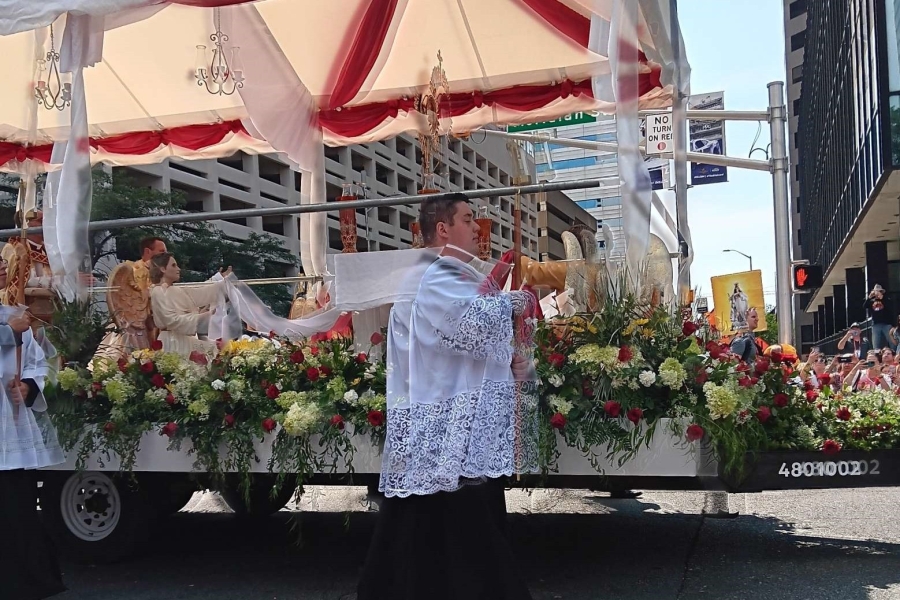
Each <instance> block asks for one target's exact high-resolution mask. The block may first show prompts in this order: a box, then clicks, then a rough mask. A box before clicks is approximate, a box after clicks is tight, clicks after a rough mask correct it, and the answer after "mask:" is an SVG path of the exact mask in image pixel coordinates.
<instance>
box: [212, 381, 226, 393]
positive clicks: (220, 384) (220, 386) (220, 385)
mask: <svg viewBox="0 0 900 600" xmlns="http://www.w3.org/2000/svg"><path fill="white" fill-rule="evenodd" d="M210 385H211V386H212V389H214V390H216V391H217V392H221V391H223V390H224V389H225V382H224V381H222V380H221V379H216V380H215V381H213V382H212V383H211V384H210Z"/></svg>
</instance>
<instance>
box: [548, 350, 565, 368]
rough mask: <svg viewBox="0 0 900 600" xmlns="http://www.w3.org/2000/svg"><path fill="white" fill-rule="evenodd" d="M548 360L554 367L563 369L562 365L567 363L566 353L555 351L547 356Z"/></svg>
mask: <svg viewBox="0 0 900 600" xmlns="http://www.w3.org/2000/svg"><path fill="white" fill-rule="evenodd" d="M547 362H548V363H550V366H551V367H553V368H554V369H561V368H562V366H563V365H564V364H566V355H565V354H560V353H559V352H554V353H553V354H551V355H550V356H548V357H547Z"/></svg>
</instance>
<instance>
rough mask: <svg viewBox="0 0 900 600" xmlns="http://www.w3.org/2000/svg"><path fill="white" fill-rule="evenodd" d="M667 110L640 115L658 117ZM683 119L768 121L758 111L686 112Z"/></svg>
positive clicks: (764, 114) (766, 115) (765, 114)
mask: <svg viewBox="0 0 900 600" xmlns="http://www.w3.org/2000/svg"><path fill="white" fill-rule="evenodd" d="M667 112H669V111H668V110H642V111H640V113H639V114H640V115H641V116H642V117H645V116H647V115H658V114H660V113H667ZM684 118H686V119H691V120H693V121H701V120H703V121H768V120H769V113H768V112H766V111H759V110H715V111H709V110H686V111H684Z"/></svg>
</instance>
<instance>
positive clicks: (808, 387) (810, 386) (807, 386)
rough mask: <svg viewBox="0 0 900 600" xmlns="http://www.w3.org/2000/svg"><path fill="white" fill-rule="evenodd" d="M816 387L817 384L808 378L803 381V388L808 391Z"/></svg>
mask: <svg viewBox="0 0 900 600" xmlns="http://www.w3.org/2000/svg"><path fill="white" fill-rule="evenodd" d="M814 388H815V386H814V385H813V383H812V381H810V380H809V379H807V380H806V381H804V382H803V389H804V390H806V391H807V392H808V391H809V390H811V389H814Z"/></svg>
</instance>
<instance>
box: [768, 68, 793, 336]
mask: <svg viewBox="0 0 900 600" xmlns="http://www.w3.org/2000/svg"><path fill="white" fill-rule="evenodd" d="M768 87H769V132H770V136H771V142H772V155H771V156H770V157H769V164H770V165H771V167H772V197H773V203H774V208H775V298H776V302H775V314H776V316H777V317H778V339H779V341H780V342H781V343H783V344H791V345H793V342H794V310H793V300H794V295H793V293H792V291H791V277H792V276H793V275H792V273H791V271H792V269H791V230H790V223H791V208H790V201H789V197H788V180H787V178H788V159H787V142H786V137H785V129H786V126H787V110H786V107H785V105H784V83H782V82H780V81H773V82H772V83H770V84H769V86H768Z"/></svg>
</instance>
